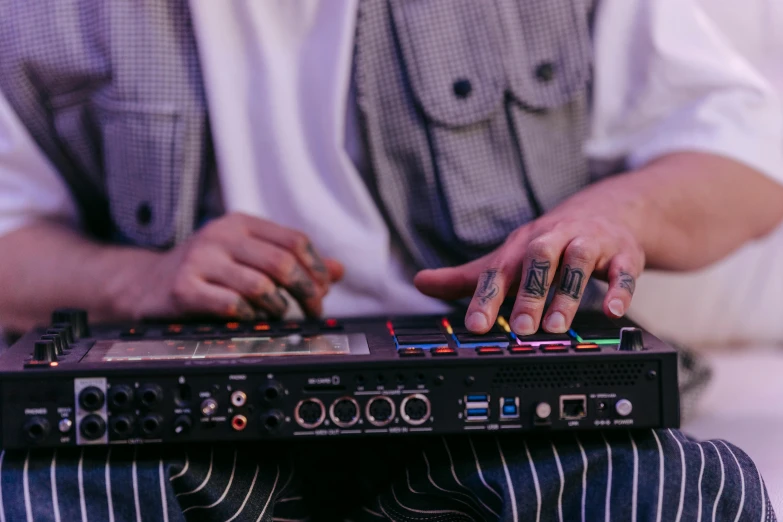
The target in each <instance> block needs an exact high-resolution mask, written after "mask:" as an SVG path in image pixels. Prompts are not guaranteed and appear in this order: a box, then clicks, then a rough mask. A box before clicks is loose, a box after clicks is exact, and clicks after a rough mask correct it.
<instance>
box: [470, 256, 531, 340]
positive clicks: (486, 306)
mask: <svg viewBox="0 0 783 522" xmlns="http://www.w3.org/2000/svg"><path fill="white" fill-rule="evenodd" d="M515 249H516V245H515V244H513V243H507V244H506V245H504V246H503V247H501V248H499V249H498V250H496V251H495V252H494V254H493V256H492V264H490V265H489V267H490V268H486V269H485V270H484V271H483V272H481V275H480V276H479V278H478V283H477V284H476V287H475V292H474V294H473V299H471V301H470V305H468V311H467V314H466V316H465V327H466V328H467V329H468V330H470V331H471V332H474V333H479V334H483V333H486V332H488V331H489V330H490V328H492V325H493V324H495V320H496V319H497V316H498V311H499V310H500V306H501V305H502V304H503V300H504V299H505V298H506V294H508V290H509V287H510V286H511V283H512V282H513V280H514V276H515V274H516V273H517V272H518V271H519V264H520V261H517V259H516V258H517V255H518V254H517V252H516V251H515Z"/></svg>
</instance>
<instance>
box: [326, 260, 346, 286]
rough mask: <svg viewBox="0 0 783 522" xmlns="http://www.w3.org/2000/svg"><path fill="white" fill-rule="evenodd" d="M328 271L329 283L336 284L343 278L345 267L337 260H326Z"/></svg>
mask: <svg viewBox="0 0 783 522" xmlns="http://www.w3.org/2000/svg"><path fill="white" fill-rule="evenodd" d="M324 264H325V265H326V270H327V271H328V272H329V282H330V283H336V282H338V281H339V280H340V279H342V278H343V275H344V274H345V267H344V266H343V264H342V263H340V262H339V261H337V260H336V259H324Z"/></svg>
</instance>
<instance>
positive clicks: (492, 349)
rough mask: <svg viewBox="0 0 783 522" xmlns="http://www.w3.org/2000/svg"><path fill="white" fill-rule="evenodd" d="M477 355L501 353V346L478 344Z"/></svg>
mask: <svg viewBox="0 0 783 522" xmlns="http://www.w3.org/2000/svg"><path fill="white" fill-rule="evenodd" d="M476 353H477V354H479V355H503V348H501V347H500V346H479V347H478V348H476Z"/></svg>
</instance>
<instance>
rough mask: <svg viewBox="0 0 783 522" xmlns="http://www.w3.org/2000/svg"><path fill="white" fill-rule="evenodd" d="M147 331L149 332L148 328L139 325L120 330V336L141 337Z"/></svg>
mask: <svg viewBox="0 0 783 522" xmlns="http://www.w3.org/2000/svg"><path fill="white" fill-rule="evenodd" d="M145 333H147V330H145V329H144V328H139V327H137V326H134V327H132V328H128V329H127V330H124V331H122V332H120V337H141V336H143V335H144V334H145Z"/></svg>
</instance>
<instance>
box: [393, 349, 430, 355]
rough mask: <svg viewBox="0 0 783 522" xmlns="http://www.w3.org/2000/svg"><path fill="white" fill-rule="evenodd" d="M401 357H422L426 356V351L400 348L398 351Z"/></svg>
mask: <svg viewBox="0 0 783 522" xmlns="http://www.w3.org/2000/svg"><path fill="white" fill-rule="evenodd" d="M397 353H398V354H400V357H420V356H423V355H424V350H422V349H421V348H400V349H399V350H397Z"/></svg>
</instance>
